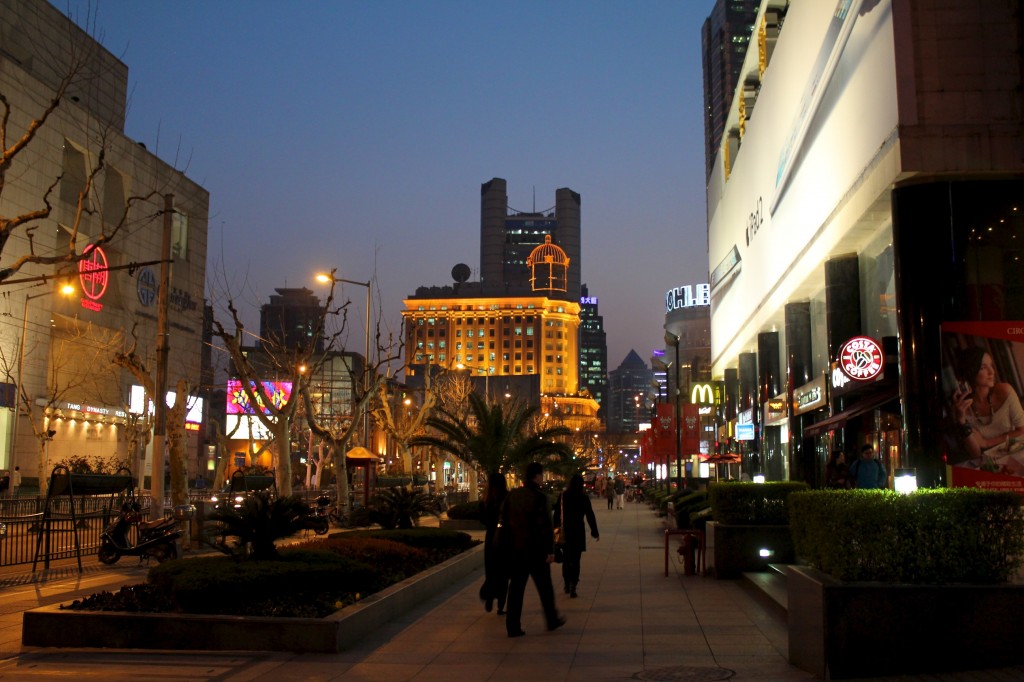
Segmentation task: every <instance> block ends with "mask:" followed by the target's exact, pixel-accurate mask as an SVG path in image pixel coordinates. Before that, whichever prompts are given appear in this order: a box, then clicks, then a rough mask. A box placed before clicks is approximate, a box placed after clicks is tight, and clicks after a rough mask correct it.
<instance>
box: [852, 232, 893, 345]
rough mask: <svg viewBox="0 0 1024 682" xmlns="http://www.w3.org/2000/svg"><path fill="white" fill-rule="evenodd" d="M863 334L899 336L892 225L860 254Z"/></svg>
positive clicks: (879, 336)
mask: <svg viewBox="0 0 1024 682" xmlns="http://www.w3.org/2000/svg"><path fill="white" fill-rule="evenodd" d="M859 262H860V286H861V299H860V300H861V309H862V311H863V315H864V333H865V334H867V335H868V336H870V337H871V338H873V339H878V340H881V339H882V338H884V337H886V336H896V270H895V267H894V264H893V250H892V224H891V223H886V225H885V226H884V227H883V228H882V229H881V230H879V231H878V232H877V233H876V234H875V236H874V237H873V238H872V240H871V241H870V242H869V243H868V244H867V246H865V247H864V250H863V251H862V252H861V254H860V259H859Z"/></svg>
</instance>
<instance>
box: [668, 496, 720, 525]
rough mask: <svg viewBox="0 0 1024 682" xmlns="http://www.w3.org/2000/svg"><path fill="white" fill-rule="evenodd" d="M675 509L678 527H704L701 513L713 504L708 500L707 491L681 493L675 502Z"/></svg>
mask: <svg viewBox="0 0 1024 682" xmlns="http://www.w3.org/2000/svg"><path fill="white" fill-rule="evenodd" d="M673 505H674V506H673V509H675V513H676V528H699V529H700V530H703V529H704V521H705V520H706V519H705V518H703V516H702V515H701V512H703V511H704V510H705V509H708V508H709V507H710V506H711V505H710V503H709V502H708V494H707V492H705V491H699V492H694V493H688V494H684V495H681V496H680V497H679V498H678V499H677V500H676V501H675V502H673Z"/></svg>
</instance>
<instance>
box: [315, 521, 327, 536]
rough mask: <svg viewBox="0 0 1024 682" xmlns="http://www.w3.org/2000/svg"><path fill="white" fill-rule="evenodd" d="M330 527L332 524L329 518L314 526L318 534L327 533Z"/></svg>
mask: <svg viewBox="0 0 1024 682" xmlns="http://www.w3.org/2000/svg"><path fill="white" fill-rule="evenodd" d="M329 527H330V524H328V523H327V519H324V522H323V523H319V524H317V525H316V526H315V527H314V528H313V532H314V533H316V534H317V535H327V531H328V529H329Z"/></svg>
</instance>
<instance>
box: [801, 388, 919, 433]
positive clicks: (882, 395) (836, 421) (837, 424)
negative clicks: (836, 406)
mask: <svg viewBox="0 0 1024 682" xmlns="http://www.w3.org/2000/svg"><path fill="white" fill-rule="evenodd" d="M899 395H900V391H899V388H898V387H896V386H893V387H891V388H889V389H886V390H884V391H880V392H878V393H875V394H874V395H872V396H868V397H866V398H864V399H862V400H861V401H860V402H858V403H857V404H856V405H854V406H853V407H851V408H850V409H848V410H843V411H842V412H840V413H839V414H836V415H833V416H831V417H829V418H828V419H823V420H821V421H820V422H815V423H814V424H811V425H810V426H808V427H805V428H804V434H803V435H804V438H810V437H813V436H820V435H821V434H823V433H827V432H829V431H834V430H835V429H838V428H841V427H842V426H844V425H845V424H846V422H848V421H849V420H851V419H853V418H855V417H859V416H860V415H862V414H864V413H866V412H870V411H871V410H874V409H877V408H879V407H881V406H882V405H884V404H886V403H887V402H889V401H891V400H895V399H896V398H898V397H899Z"/></svg>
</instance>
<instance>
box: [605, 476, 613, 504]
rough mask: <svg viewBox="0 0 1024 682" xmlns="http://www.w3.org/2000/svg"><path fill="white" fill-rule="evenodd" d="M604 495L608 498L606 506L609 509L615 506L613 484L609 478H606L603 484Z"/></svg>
mask: <svg viewBox="0 0 1024 682" xmlns="http://www.w3.org/2000/svg"><path fill="white" fill-rule="evenodd" d="M604 497H605V499H606V500H608V508H609V509H614V508H615V484H614V483H613V482H612V480H611V478H609V479H608V480H606V481H605V484H604Z"/></svg>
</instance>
